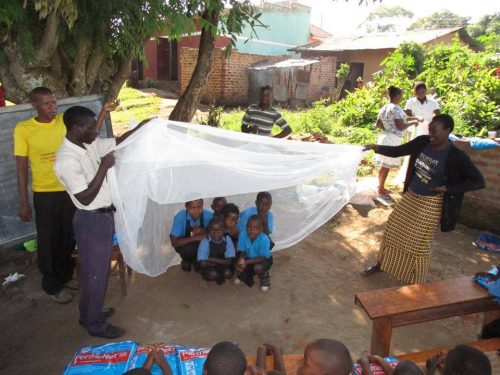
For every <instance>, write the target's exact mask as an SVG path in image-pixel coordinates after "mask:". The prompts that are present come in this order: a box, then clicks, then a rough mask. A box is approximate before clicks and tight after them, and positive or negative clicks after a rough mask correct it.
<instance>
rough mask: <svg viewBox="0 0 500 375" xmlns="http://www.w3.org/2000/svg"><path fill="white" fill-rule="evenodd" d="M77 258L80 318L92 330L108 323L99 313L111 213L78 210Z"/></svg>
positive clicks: (111, 229)
mask: <svg viewBox="0 0 500 375" xmlns="http://www.w3.org/2000/svg"><path fill="white" fill-rule="evenodd" d="M73 227H74V230H75V238H76V246H77V248H78V254H79V259H80V282H81V286H82V292H81V295H80V321H81V322H82V323H84V324H85V326H86V327H87V330H88V331H89V333H91V334H99V333H103V332H104V331H105V330H106V329H107V328H108V326H109V323H107V322H106V319H105V318H104V315H103V313H102V308H103V305H104V297H105V296H106V289H107V287H108V278H109V272H110V265H111V255H112V253H113V233H114V230H115V221H114V217H113V213H112V212H109V213H99V212H92V211H86V210H77V211H76V213H75V217H74V219H73Z"/></svg>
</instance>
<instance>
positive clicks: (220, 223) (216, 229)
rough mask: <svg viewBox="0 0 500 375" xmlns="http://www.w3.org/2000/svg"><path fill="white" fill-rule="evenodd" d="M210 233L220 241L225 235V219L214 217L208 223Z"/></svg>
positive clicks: (213, 238) (215, 239)
mask: <svg viewBox="0 0 500 375" xmlns="http://www.w3.org/2000/svg"><path fill="white" fill-rule="evenodd" d="M208 234H209V235H210V238H212V240H214V241H220V240H221V239H222V237H223V236H224V220H222V219H221V218H220V217H217V216H216V217H213V218H212V219H211V220H210V221H209V223H208Z"/></svg>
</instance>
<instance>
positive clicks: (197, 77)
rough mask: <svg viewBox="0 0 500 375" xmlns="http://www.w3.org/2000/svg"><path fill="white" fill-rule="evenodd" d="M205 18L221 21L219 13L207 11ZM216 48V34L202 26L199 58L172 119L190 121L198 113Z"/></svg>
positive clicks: (213, 21)
mask: <svg viewBox="0 0 500 375" xmlns="http://www.w3.org/2000/svg"><path fill="white" fill-rule="evenodd" d="M203 19H204V20H206V21H208V22H210V23H211V24H212V25H217V24H218V22H219V14H218V13H217V12H212V13H211V14H209V13H208V12H205V13H204V14H203ZM214 49H215V35H214V34H213V33H212V30H210V29H209V28H207V27H204V28H202V30H201V37H200V47H199V49H198V58H197V59H196V66H195V68H194V71H193V75H192V76H191V79H190V80H189V84H188V86H187V87H186V91H184V93H183V94H182V95H181V97H180V98H179V100H178V101H177V104H176V105H175V107H174V109H173V111H172V113H171V114H170V116H169V119H170V120H175V121H184V122H190V121H191V119H192V118H193V117H194V115H195V113H196V108H197V107H198V105H199V104H200V101H201V98H202V96H203V92H204V91H205V88H206V86H207V82H208V76H209V74H210V68H211V67H212V58H213V55H214Z"/></svg>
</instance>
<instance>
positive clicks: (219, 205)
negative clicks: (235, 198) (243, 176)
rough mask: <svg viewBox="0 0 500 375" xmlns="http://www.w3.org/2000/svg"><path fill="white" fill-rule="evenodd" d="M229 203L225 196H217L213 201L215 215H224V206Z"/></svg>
mask: <svg viewBox="0 0 500 375" xmlns="http://www.w3.org/2000/svg"><path fill="white" fill-rule="evenodd" d="M226 204H227V200H226V198H225V197H216V198H214V200H213V201H212V206H210V207H212V210H213V211H214V214H215V215H218V216H221V215H222V209H223V208H224V206H225V205H226Z"/></svg>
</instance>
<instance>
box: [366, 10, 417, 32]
mask: <svg viewBox="0 0 500 375" xmlns="http://www.w3.org/2000/svg"><path fill="white" fill-rule="evenodd" d="M405 18H410V19H411V18H413V12H412V11H411V10H408V9H406V8H403V7H401V6H399V5H397V6H393V7H386V6H380V7H378V8H376V9H375V10H373V11H371V12H370V13H369V14H368V17H367V18H366V20H365V21H364V22H363V23H362V24H361V25H360V27H361V26H364V27H365V29H366V31H367V32H369V33H371V32H375V31H377V32H386V31H396V30H397V27H396V21H398V20H401V19H405Z"/></svg>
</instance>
